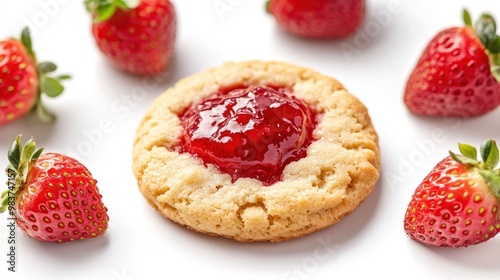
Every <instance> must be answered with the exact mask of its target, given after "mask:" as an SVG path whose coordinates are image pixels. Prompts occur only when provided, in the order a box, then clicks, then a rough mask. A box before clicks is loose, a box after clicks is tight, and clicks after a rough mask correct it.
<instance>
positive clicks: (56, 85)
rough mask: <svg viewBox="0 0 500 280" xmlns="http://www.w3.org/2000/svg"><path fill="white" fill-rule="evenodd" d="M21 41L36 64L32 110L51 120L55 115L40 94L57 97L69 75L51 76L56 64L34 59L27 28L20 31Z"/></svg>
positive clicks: (42, 117) (45, 119) (48, 120)
mask: <svg viewBox="0 0 500 280" xmlns="http://www.w3.org/2000/svg"><path fill="white" fill-rule="evenodd" d="M20 41H21V43H22V44H23V45H24V47H25V48H26V50H27V52H28V54H29V55H30V57H31V59H32V60H33V62H34V64H36V70H37V75H38V80H39V83H38V89H37V97H36V102H35V106H34V107H33V110H35V111H36V113H37V115H38V117H39V118H40V119H41V120H42V121H44V122H52V121H54V119H55V115H54V114H53V113H52V112H51V111H50V110H48V109H47V107H45V106H44V104H43V102H42V94H45V95H46V96H48V97H51V98H53V97H57V96H59V95H61V93H62V92H63V91H64V86H63V85H62V84H61V82H62V81H63V80H67V79H70V78H71V77H70V76H69V75H59V76H55V77H51V76H50V75H49V73H52V72H54V71H56V70H57V65H55V64H54V63H52V62H41V63H38V62H37V59H36V54H35V52H34V51H33V44H32V41H31V36H30V32H29V29H28V28H27V27H25V28H24V29H23V30H22V32H21V40H20Z"/></svg>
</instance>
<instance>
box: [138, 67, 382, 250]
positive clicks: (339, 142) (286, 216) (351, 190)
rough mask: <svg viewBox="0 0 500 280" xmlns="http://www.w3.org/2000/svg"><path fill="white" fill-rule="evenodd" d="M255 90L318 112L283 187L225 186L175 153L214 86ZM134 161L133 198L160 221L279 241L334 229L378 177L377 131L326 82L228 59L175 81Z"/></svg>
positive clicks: (149, 115) (141, 129)
mask: <svg viewBox="0 0 500 280" xmlns="http://www.w3.org/2000/svg"><path fill="white" fill-rule="evenodd" d="M259 84H260V85H275V86H283V87H287V88H291V89H292V90H293V92H294V94H295V95H296V96H297V97H298V98H300V99H302V100H304V101H306V102H307V103H308V104H309V105H310V106H311V107H312V108H313V109H314V110H316V112H318V114H320V115H321V118H320V119H319V122H318V124H317V126H316V128H315V130H314V131H313V136H314V138H315V140H314V141H313V142H312V143H311V145H310V146H309V147H308V148H307V156H306V157H304V158H302V159H300V160H298V161H296V162H292V163H290V164H288V165H287V166H286V168H285V169H284V172H283V180H282V181H279V182H277V183H275V184H273V185H271V186H263V185H262V183H261V182H260V181H258V180H256V179H250V178H240V179H238V180H236V181H235V182H234V183H232V182H231V176H230V175H228V174H223V173H220V172H218V170H217V168H216V167H214V166H212V165H207V166H205V165H204V164H203V162H202V161H201V160H199V159H197V158H194V157H193V156H191V155H189V154H180V153H178V152H177V151H176V146H177V145H178V143H179V137H180V135H181V134H182V133H183V128H182V127H181V124H180V119H179V114H181V113H182V112H183V111H184V110H185V109H186V108H187V107H189V106H190V105H191V104H193V103H197V102H200V101H202V100H203V99H205V98H206V97H208V96H209V95H211V94H213V93H215V92H217V91H218V90H219V88H221V87H228V86H234V85H259ZM132 159H133V165H132V170H133V173H134V175H135V177H136V179H137V183H138V187H139V190H140V192H141V193H142V195H143V196H144V198H145V199H146V201H147V202H148V204H149V205H151V206H152V207H154V208H155V209H156V210H157V211H158V212H159V213H161V214H162V215H163V216H164V217H166V218H168V219H170V220H172V221H174V222H176V223H179V224H181V225H183V226H185V227H187V228H189V229H192V230H194V231H198V232H201V233H204V234H207V235H212V236H222V237H226V238H231V239H234V240H237V241H241V242H254V241H272V242H278V241H285V240H290V239H294V238H298V237H301V236H304V235H307V234H310V233H313V232H316V231H318V230H321V229H323V228H325V227H328V226H331V225H333V224H335V223H337V222H339V221H340V220H341V219H342V218H343V217H345V216H346V215H348V214H350V213H351V212H352V211H354V210H355V209H356V208H357V207H358V206H359V205H360V204H361V203H362V202H363V201H364V200H365V199H366V198H367V197H368V196H369V195H370V193H371V192H372V190H373V188H374V187H375V185H376V183H377V181H378V179H379V176H380V151H379V146H378V137H377V133H376V131H375V129H374V127H373V125H372V122H371V119H370V116H369V114H368V111H367V109H366V107H365V106H364V105H363V104H362V103H361V102H360V100H359V99H357V98H356V97H355V96H354V95H352V94H350V93H349V92H348V91H347V90H346V89H345V88H344V87H343V85H342V84H341V83H340V82H339V81H337V80H336V79H334V78H332V77H328V76H326V75H323V74H321V73H318V72H317V71H315V70H312V69H308V68H305V67H301V66H297V65H293V64H289V63H285V62H278V61H243V62H228V63H225V64H222V65H220V66H218V67H214V68H211V69H207V70H205V71H202V72H200V73H198V74H194V75H192V76H189V77H186V78H184V79H181V80H180V81H178V82H177V83H176V84H175V85H174V86H173V87H171V88H169V89H168V90H167V91H166V92H164V93H163V94H161V95H160V96H159V97H157V98H156V99H155V100H154V102H153V103H152V105H151V107H150V108H149V110H148V111H147V112H146V114H145V116H144V118H143V119H142V121H141V122H140V124H139V126H138V128H137V131H136V134H135V140H134V143H133V151H132Z"/></svg>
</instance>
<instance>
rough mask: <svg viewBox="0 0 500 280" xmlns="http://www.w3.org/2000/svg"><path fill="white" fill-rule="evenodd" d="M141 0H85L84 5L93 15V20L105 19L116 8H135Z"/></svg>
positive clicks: (110, 15)
mask: <svg viewBox="0 0 500 280" xmlns="http://www.w3.org/2000/svg"><path fill="white" fill-rule="evenodd" d="M140 3H141V0H85V7H86V8H87V11H89V12H90V13H91V14H92V15H93V16H94V21H96V22H100V21H105V20H107V19H109V18H110V17H112V16H113V15H114V14H115V12H116V10H118V9H119V10H123V11H128V10H132V9H135V8H137V6H139V4H140Z"/></svg>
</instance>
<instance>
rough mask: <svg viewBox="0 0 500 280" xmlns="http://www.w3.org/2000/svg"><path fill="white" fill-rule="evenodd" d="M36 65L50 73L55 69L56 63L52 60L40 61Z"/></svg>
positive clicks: (44, 71)
mask: <svg viewBox="0 0 500 280" xmlns="http://www.w3.org/2000/svg"><path fill="white" fill-rule="evenodd" d="M38 67H40V69H41V70H42V72H43V73H50V72H54V71H56V70H57V65H55V64H54V63H52V62H41V63H40V64H38Z"/></svg>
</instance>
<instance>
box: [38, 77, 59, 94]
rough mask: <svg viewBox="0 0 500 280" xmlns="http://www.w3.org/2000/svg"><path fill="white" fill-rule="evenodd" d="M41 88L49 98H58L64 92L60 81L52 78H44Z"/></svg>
mask: <svg viewBox="0 0 500 280" xmlns="http://www.w3.org/2000/svg"><path fill="white" fill-rule="evenodd" d="M41 88H42V91H43V92H45V93H46V94H47V96H49V97H57V96H59V95H60V94H61V93H62V92H63V91H64V87H63V85H61V83H60V82H59V81H58V80H56V79H54V78H51V77H44V79H43V80H42V84H41Z"/></svg>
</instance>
